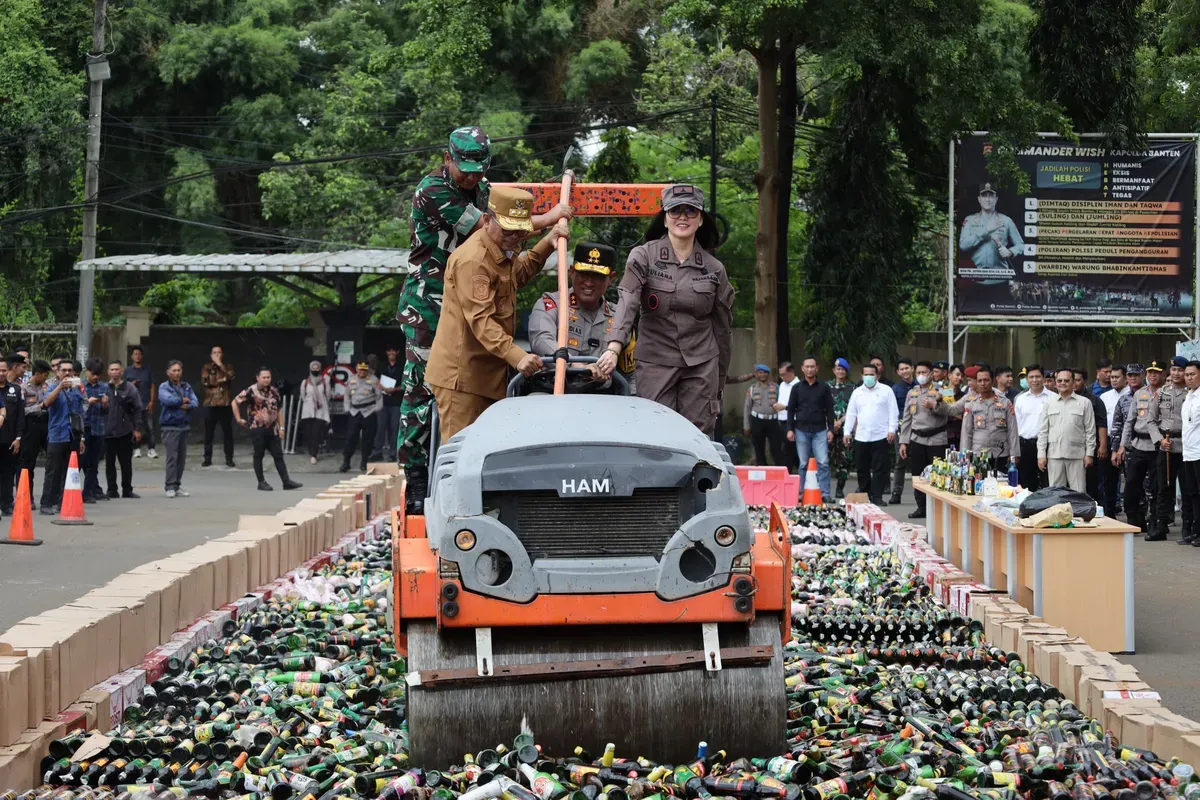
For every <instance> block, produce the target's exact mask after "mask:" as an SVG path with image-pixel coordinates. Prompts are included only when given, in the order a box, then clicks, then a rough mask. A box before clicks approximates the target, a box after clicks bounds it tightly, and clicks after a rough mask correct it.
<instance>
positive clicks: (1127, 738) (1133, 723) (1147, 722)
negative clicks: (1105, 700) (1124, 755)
mask: <svg viewBox="0 0 1200 800" xmlns="http://www.w3.org/2000/svg"><path fill="white" fill-rule="evenodd" d="M1121 744H1123V745H1125V746H1126V747H1140V748H1142V749H1144V750H1153V749H1154V717H1152V716H1150V715H1149V714H1131V715H1129V716H1127V717H1124V718H1123V719H1122V720H1121Z"/></svg>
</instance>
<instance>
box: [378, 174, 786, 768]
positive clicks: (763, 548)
mask: <svg viewBox="0 0 1200 800" xmlns="http://www.w3.org/2000/svg"><path fill="white" fill-rule="evenodd" d="M572 177H573V176H572V175H571V173H570V171H569V170H566V169H565V162H564V173H563V177H562V181H561V184H560V185H559V186H558V187H556V188H558V190H559V191H558V196H559V201H560V202H562V203H567V204H569V205H572V207H574V208H575V209H576V211H577V213H581V212H582V213H585V214H601V215H614V214H615V215H630V214H640V213H654V212H655V211H657V197H653V198H652V201H653V202H652V203H651V202H649V201H647V202H641V203H639V202H631V198H632V200H636V199H637V198H638V197H642V198H643V200H645V196H646V194H647V193H646V192H645V191H631V190H640V189H645V187H636V186H635V187H628V186H626V187H621V186H616V187H613V186H607V187H605V186H593V187H590V188H586V189H585V187H580V186H577V187H575V191H574V194H573V193H572V185H571V179H572ZM542 188H543V189H544V190H545V191H542V192H541V194H539V192H535V193H534V194H535V198H537V197H542V200H543V201H546V200H548V197H543V195H547V196H548V195H549V194H550V190H551V188H552V187H549V186H547V187H542ZM589 198H590V200H589ZM597 199H599V200H601V201H603V202H601V203H600V205H601V206H602V207H596V208H591V207H590V206H589V203H591V204H592V205H595V201H597ZM610 201H611V202H610ZM609 206H612V207H611V208H610V207H609ZM643 206H645V207H643ZM651 206H653V207H651ZM557 263H558V265H559V269H558V289H559V297H566V296H567V294H568V287H567V272H568V270H567V269H566V265H567V264H568V261H567V243H566V239H565V238H563V239H559V241H558V262H557ZM557 340H558V347H559V349H558V351H557V352H556V353H555V357H554V368H553V370H552V371H550V370H546V371H544V372H542V373H539V374H537V375H534V376H531V377H530V378H529V379H526V378H525V377H524V376H522V375H517V376H516V377H514V378H513V380H512V382H510V384H509V386H508V392H507V397H506V398H505V399H503V400H501V401H499V402H498V403H496V404H494V405H492V406H491V407H490V408H488V409H487V410H486V411H484V412H483V414H482V415H480V417H479V418H478V419H477V420H476V421H475V422H473V423H472V424H471V425H469V426H467V427H466V428H464V429H463V430H461V431H459V432H458V433H456V434H455V435H454V436H453V437H451V438H450V439H449V441H447V442H446V443H445V444H443V445H442V446H440V447H436V449H435V448H434V447H431V452H430V460H429V464H430V470H429V477H428V489H427V492H426V495H427V496H426V497H425V499H424V506H423V514H421V515H419V516H418V515H415V514H414V515H411V516H409V515H406V514H405V513H404V509H405V506H406V503H405V502H403V501H402V502H401V503H400V510H399V512H398V514H399V515H398V517H397V519H396V520H395V524H396V528H395V531H394V533H393V569H394V572H393V579H392V583H393V593H394V595H393V603H392V614H393V619H392V622H393V633H394V635H395V639H396V644H397V647H398V648H399V650H400V652H401V653H402V654H403V655H404V656H405V657H406V658H407V670H408V671H407V675H406V683H407V687H406V693H405V694H406V702H407V720H408V732H409V742H410V754H411V757H412V759H413V761H414V763H416V764H418V765H421V766H425V767H429V768H444V767H448V766H450V765H451V764H456V763H462V756H463V752H464V750H463V749H464V748H473V749H483V748H490V747H493V746H495V745H496V744H497V743H502V742H513V740H514V738H515V737H517V736H518V734H522V733H526V734H532V736H533V738H534V741H536V742H537V744H538V745H539V746H540V747H541V748H542V751H543V752H545V753H547V754H551V755H558V756H563V755H568V754H570V753H571V752H572V751H573V750H574V748H576V747H583V748H584V749H586V750H590V751H591V752H600V751H601V750H603V748H604V746H605V744H606V743H608V742H614V743H620V746H621V748H622V750H623V752H624V754H625V755H626V756H628V757H635V756H639V755H644V756H646V757H647V758H651V759H654V760H656V761H659V762H672V763H687V762H689V761H690V760H692V759H694V758H695V756H696V746H697V742H698V741H699V740H705V741H707V742H709V743H711V744H712V745H713V747H716V748H724V749H725V750H727V751H728V752H729V753H730V754H747V755H761V754H764V753H781V752H783V751H784V750H785V749H786V747H785V740H786V724H787V723H786V715H787V699H786V695H785V691H784V683H783V680H782V677H783V642H786V641H787V640H788V639H789V638H790V635H789V634H790V630H789V627H790V620H791V615H790V613H789V612H790V603H791V597H790V584H791V535H790V531H789V528H788V526H787V523H786V522H785V520H784V518H783V515H782V513H781V512H780V511H779V509H778V508H774V507H773V508H772V510H771V514H770V520H771V522H770V525H769V526H768V530H766V531H762V532H755V531H754V529H753V528H752V526H751V524H750V517H749V514H748V513H747V509H746V502H745V499H744V497H743V496H742V491H741V487H740V486H739V485H738V481H737V474H736V471H735V470H734V466H733V463H732V460H731V459H730V458H729V454H728V453H727V452H726V451H725V448H724V447H723V446H722V445H720V444H718V443H715V442H713V441H712V440H710V439H709V438H708V437H706V436H704V435H703V434H702V433H701V432H700V431H699V430H697V429H696V427H695V426H694V425H692V424H691V423H690V422H688V421H687V420H686V419H685V418H684V417H682V416H680V415H679V414H677V413H676V412H675V411H673V410H671V409H668V408H666V407H665V406H662V405H659V404H658V403H654V402H651V401H649V400H646V399H641V398H637V397H631V396H629V390H628V386H627V385H626V384H625V381H624V380H622V379H621V376H620V375H619V374H616V373H614V374H613V375H612V377H611V379H608V380H605V381H598V380H597V379H596V378H595V377H593V376H592V374H591V371H590V366H589V365H588V364H587V363H585V362H587V361H588V360H591V361H595V359H587V358H581V357H578V356H576V357H572V356H571V355H570V354H569V352H568V350H567V341H568V337H567V317H566V315H565V314H560V315H559V319H558V337H557ZM438 442H439V433H438V430H437V425H436V410H435V411H434V425H433V432H432V436H431V443H432V444H434V445H436V443H438Z"/></svg>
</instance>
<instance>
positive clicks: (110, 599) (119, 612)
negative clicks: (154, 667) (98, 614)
mask: <svg viewBox="0 0 1200 800" xmlns="http://www.w3.org/2000/svg"><path fill="white" fill-rule="evenodd" d="M106 591H109V590H106V589H104V588H100V589H93V590H92V591H91V592H88V593H87V594H85V595H84V596H83V597H81V598H79V599H78V600H76V601H75V602H74V603H72V604H71V605H72V606H75V607H80V608H92V609H105V610H109V611H112V612H113V613H114V615H115V617H116V620H117V624H116V637H117V640H116V643H115V644H116V651H117V652H116V658H117V664H116V667H115V668H112V669H109V668H108V666H107V665H105V667H103V668H101V669H98V670H97V673H99V674H98V676H97V677H98V678H99V676H100V675H103V676H104V677H107V676H109V675H115V674H116V673H118V672H120V671H121V670H125V669H129V668H130V667H132V666H133V665H134V664H136V663H138V662H139V661H140V660H141V658H142V656H143V655H145V654H146V653H147V652H149V651H150V650H153V649H154V647H155V646H156V645H157V644H158V619H157V615H155V621H154V629H153V633H151V631H150V630H148V629H147V623H148V620H149V616H150V615H149V614H148V613H147V610H146V602H145V601H144V600H138V599H136V598H134V597H130V596H129V595H118V596H112V595H109V594H106V593H105V592H106ZM111 591H115V590H111ZM154 598H155V600H157V598H158V596H157V594H155V595H154ZM151 640H153V641H151Z"/></svg>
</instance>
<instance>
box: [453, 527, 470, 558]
mask: <svg viewBox="0 0 1200 800" xmlns="http://www.w3.org/2000/svg"><path fill="white" fill-rule="evenodd" d="M454 545H455V547H457V548H458V549H459V550H461V551H463V552H464V553H466V552H469V551H470V550H471V548H472V547H474V546H475V534H474V533H472V532H471V531H459V532H458V533H456V534H455V535H454Z"/></svg>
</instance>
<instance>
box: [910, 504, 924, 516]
mask: <svg viewBox="0 0 1200 800" xmlns="http://www.w3.org/2000/svg"><path fill="white" fill-rule="evenodd" d="M908 518H909V519H925V507H924V506H917V510H916V511H913V512H912V513H910V514H909V515H908Z"/></svg>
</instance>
